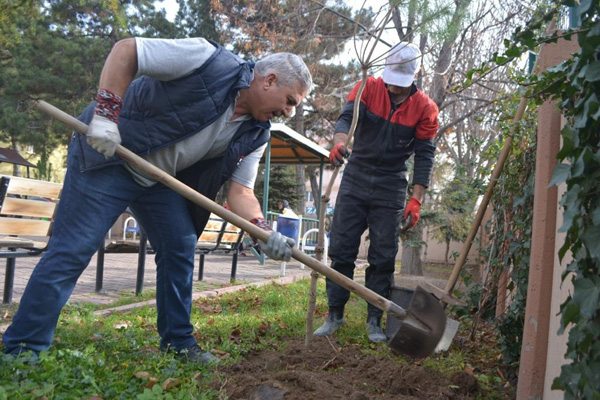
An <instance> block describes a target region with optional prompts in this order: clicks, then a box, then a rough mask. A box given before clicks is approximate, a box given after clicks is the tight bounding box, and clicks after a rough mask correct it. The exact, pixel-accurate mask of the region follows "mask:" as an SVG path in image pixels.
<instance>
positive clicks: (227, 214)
mask: <svg viewBox="0 0 600 400" xmlns="http://www.w3.org/2000/svg"><path fill="white" fill-rule="evenodd" d="M35 104H36V106H37V107H38V109H40V110H41V111H43V112H45V113H46V114H48V115H50V116H51V117H52V118H55V119H57V120H59V121H61V122H63V123H64V124H65V125H67V126H69V127H70V128H72V129H74V130H76V131H77V132H79V133H82V134H84V135H85V134H86V133H87V129H88V126H87V125H86V124H84V123H83V122H81V121H79V120H78V119H77V118H74V117H72V116H71V115H69V114H67V113H65V112H64V111H62V110H60V109H58V108H56V107H54V106H53V105H51V104H49V103H46V102H45V101H42V100H38V101H35ZM116 154H117V155H118V156H119V157H121V159H123V160H124V161H126V162H127V163H129V164H130V165H133V166H135V167H137V168H138V169H139V170H141V171H143V172H144V173H145V174H147V175H148V176H149V177H151V178H152V179H154V180H155V181H157V182H161V183H162V184H164V185H165V186H168V187H169V188H171V189H173V190H174V191H175V192H177V193H179V194H180V195H182V196H183V197H185V198H186V199H188V200H190V201H192V202H194V203H195V204H198V205H199V206H201V207H203V208H205V209H206V210H208V211H210V212H212V213H213V214H216V215H218V216H219V217H221V218H223V219H224V220H225V221H227V222H230V223H232V224H233V225H235V226H237V227H238V228H240V229H242V230H244V231H246V232H248V234H250V236H252V237H255V238H257V239H260V240H262V241H263V242H266V241H267V240H268V239H269V232H267V231H265V230H263V229H261V228H259V227H257V226H255V225H254V224H252V223H251V222H249V221H246V220H245V219H243V218H242V217H240V216H238V215H237V214H234V213H233V212H231V211H229V210H226V209H225V208H223V207H221V206H220V205H218V204H217V203H215V202H214V201H212V200H210V199H209V198H207V197H206V196H204V195H202V194H200V193H198V192H197V191H195V190H194V189H192V188H191V187H189V186H187V185H185V184H184V183H182V182H180V181H179V180H177V179H176V178H174V177H172V176H171V175H169V174H167V173H166V172H164V171H163V170H161V169H159V168H157V167H155V166H154V165H152V164H150V163H149V162H148V161H146V160H144V159H143V158H141V157H140V156H138V155H137V154H135V153H133V152H132V151H130V150H128V149H127V148H125V147H123V146H121V145H119V146H118V147H117V150H116ZM292 257H293V258H294V259H296V260H298V261H300V262H301V263H302V264H305V265H308V266H309V267H310V268H311V269H313V270H314V271H317V272H319V273H320V274H322V275H325V276H326V277H328V278H329V279H331V280H332V281H334V282H336V283H338V284H339V285H340V286H342V287H344V288H346V289H347V290H349V291H351V292H352V293H355V294H356V295H358V296H360V297H362V298H363V299H365V300H366V301H367V302H369V303H371V304H372V305H374V306H375V307H377V308H379V309H381V310H383V311H386V312H389V313H390V314H392V315H393V316H394V317H396V318H398V319H404V318H406V317H407V312H406V310H405V309H404V308H402V307H400V306H399V305H397V304H396V303H394V302H392V301H390V300H388V299H386V298H385V297H383V296H380V295H378V294H377V293H375V292H373V291H372V290H370V289H367V288H366V287H364V286H362V285H360V284H358V283H356V282H354V281H353V280H352V279H350V278H348V277H346V276H344V275H342V274H340V273H339V272H337V271H335V270H334V269H332V268H330V267H328V266H327V265H325V264H323V263H321V262H319V261H318V260H316V259H314V258H312V257H310V256H309V255H308V254H305V253H304V252H302V251H300V250H298V249H296V248H293V249H292Z"/></svg>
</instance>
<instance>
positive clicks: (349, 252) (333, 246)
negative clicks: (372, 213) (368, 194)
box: [326, 186, 368, 308]
mask: <svg viewBox="0 0 600 400" xmlns="http://www.w3.org/2000/svg"><path fill="white" fill-rule="evenodd" d="M367 211H368V209H367V206H366V205H365V204H364V203H363V201H362V200H361V199H358V198H356V197H354V196H353V195H352V193H350V192H345V191H344V187H343V186H342V187H341V188H340V194H339V195H338V197H337V202H336V205H335V212H334V214H333V222H332V226H331V235H330V245H329V257H330V258H331V260H332V263H331V268H333V269H334V270H336V271H338V272H339V273H341V274H342V275H344V276H346V277H348V278H350V279H353V278H354V269H355V264H354V262H355V261H356V256H357V255H358V250H359V247H360V239H361V236H362V234H363V233H364V232H365V230H366V228H367ZM326 291H327V299H328V302H329V306H330V308H331V307H344V305H345V304H346V303H347V302H348V299H349V298H350V292H349V291H348V290H347V289H345V288H344V287H342V286H340V285H339V284H337V283H336V282H334V281H332V280H331V279H329V278H327V279H326Z"/></svg>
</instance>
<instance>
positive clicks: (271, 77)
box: [264, 72, 277, 89]
mask: <svg viewBox="0 0 600 400" xmlns="http://www.w3.org/2000/svg"><path fill="white" fill-rule="evenodd" d="M264 83H265V89H267V88H268V87H270V86H275V85H276V84H277V74H276V73H274V72H270V73H268V74H267V76H265V79H264Z"/></svg>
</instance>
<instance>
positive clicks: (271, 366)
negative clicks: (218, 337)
mask: <svg viewBox="0 0 600 400" xmlns="http://www.w3.org/2000/svg"><path fill="white" fill-rule="evenodd" d="M381 345H382V346H385V344H381ZM394 357H396V356H391V359H387V358H383V357H381V356H375V355H369V354H363V353H362V352H361V351H360V349H359V348H358V346H355V345H346V346H344V347H342V346H340V345H339V344H338V343H337V342H336V341H335V339H334V338H331V337H330V338H323V337H315V338H314V339H313V341H312V343H311V346H310V347H309V348H307V347H306V346H305V344H304V338H297V339H292V340H291V341H290V342H289V344H288V345H287V346H286V347H285V348H281V349H272V350H269V351H262V352H259V353H255V354H249V355H247V356H246V357H245V358H244V360H243V361H241V362H240V363H237V364H235V365H231V366H227V367H225V368H223V369H219V371H220V372H222V374H216V375H220V377H218V378H215V382H213V387H214V388H215V389H217V390H223V391H225V392H226V393H227V395H228V397H229V398H230V399H236V400H237V399H244V400H279V399H282V400H307V399H319V400H333V399H344V400H372V399H473V398H475V397H476V396H477V394H478V393H479V387H478V384H477V381H476V379H475V378H474V377H473V376H472V375H470V374H468V373H466V372H457V373H455V374H454V375H453V376H452V377H450V378H447V377H444V376H442V375H440V374H439V373H436V372H432V371H430V370H427V369H425V368H424V367H423V366H422V365H421V363H420V362H419V361H418V360H413V361H410V360H409V361H408V364H407V363H403V362H401V363H399V362H396V361H399V360H400V359H398V360H394ZM401 364H402V365H401Z"/></svg>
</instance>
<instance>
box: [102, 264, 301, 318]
mask: <svg viewBox="0 0 600 400" xmlns="http://www.w3.org/2000/svg"><path fill="white" fill-rule="evenodd" d="M308 278H310V274H308V275H307V274H305V273H302V274H294V275H289V276H285V277H282V278H273V279H267V280H264V281H260V282H251V283H246V284H243V285H236V286H228V287H224V288H219V289H210V290H204V291H202V292H196V293H192V300H196V299H200V298H203V299H206V298H209V297H216V296H220V295H223V294H225V293H233V292H237V291H239V290H242V289H246V288H249V287H261V286H265V285H269V284H272V283H278V284H281V285H289V284H290V283H294V282H297V281H299V280H303V279H308ZM155 305H156V300H148V301H142V302H140V303H132V304H127V305H124V306H119V307H113V308H106V309H104V310H98V311H94V312H93V313H92V314H93V315H96V316H102V315H109V314H112V313H114V312H119V311H129V310H133V309H136V308H140V307H146V306H155Z"/></svg>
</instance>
